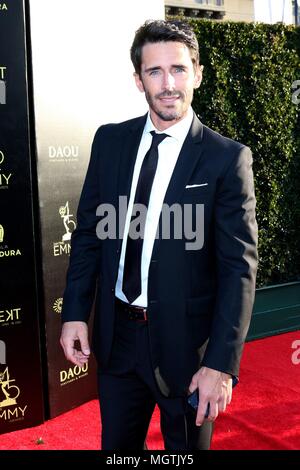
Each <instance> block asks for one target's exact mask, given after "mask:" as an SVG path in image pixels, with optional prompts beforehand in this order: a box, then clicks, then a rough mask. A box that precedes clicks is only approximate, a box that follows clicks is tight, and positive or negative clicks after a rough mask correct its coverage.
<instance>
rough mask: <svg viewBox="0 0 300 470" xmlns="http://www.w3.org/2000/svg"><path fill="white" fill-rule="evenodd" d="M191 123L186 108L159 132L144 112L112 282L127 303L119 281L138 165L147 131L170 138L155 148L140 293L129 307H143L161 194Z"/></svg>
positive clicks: (147, 142)
mask: <svg viewBox="0 0 300 470" xmlns="http://www.w3.org/2000/svg"><path fill="white" fill-rule="evenodd" d="M192 120H193V111H192V108H189V110H188V114H187V116H186V117H185V118H184V119H182V120H181V121H179V122H177V123H176V124H174V125H173V126H171V127H169V128H168V129H166V130H165V131H163V132H161V131H159V130H157V129H156V128H155V127H154V125H153V123H152V120H151V118H150V113H148V117H147V121H146V124H145V127H144V132H143V135H142V138H141V142H140V146H139V149H138V153H137V157H136V162H135V166H134V171H133V178H132V183H131V190H130V197H129V203H128V210H127V215H126V221H125V229H124V235H123V242H122V249H121V257H120V264H119V272H118V279H117V283H116V292H115V294H116V297H118V298H119V299H121V300H123V301H124V302H128V300H127V298H126V296H125V294H124V293H123V291H122V281H123V271H124V261H125V251H126V244H127V236H128V231H129V224H130V219H131V214H132V208H133V203H134V198H135V192H136V187H137V182H138V177H139V174H140V170H141V166H142V162H143V159H144V157H145V155H146V153H147V151H148V150H149V148H150V146H151V142H152V135H151V134H150V132H151V131H153V130H154V131H155V132H157V133H158V134H162V133H165V134H168V136H170V137H166V138H165V140H163V142H161V144H159V146H158V164H157V169H156V173H155V177H154V180H153V185H152V189H151V193H150V199H149V205H148V211H147V217H146V224H145V234H144V242H143V250H142V265H141V276H142V279H141V282H142V292H141V294H140V295H139V297H137V298H136V299H135V301H134V302H132V305H138V306H140V307H145V308H146V307H147V292H148V271H149V265H150V261H151V256H152V250H153V245H154V241H155V236H156V231H157V227H158V222H159V218H160V213H161V210H162V205H163V202H164V198H165V194H166V191H167V188H168V186H169V183H170V179H171V176H172V173H173V170H174V167H175V165H176V162H177V159H178V155H179V153H180V150H181V147H182V145H183V142H184V140H185V138H186V136H187V134H188V132H189V129H190V127H191V124H192Z"/></svg>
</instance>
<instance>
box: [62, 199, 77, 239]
mask: <svg viewBox="0 0 300 470" xmlns="http://www.w3.org/2000/svg"><path fill="white" fill-rule="evenodd" d="M59 215H60V216H61V218H62V219H63V222H64V226H65V229H66V233H65V234H64V235H63V236H62V241H63V242H66V241H69V240H71V235H72V231H73V230H74V229H75V228H76V224H75V222H74V220H71V217H73V215H72V214H70V209H69V202H68V201H67V203H66V205H65V206H61V207H60V208H59ZM71 230H72V231H71Z"/></svg>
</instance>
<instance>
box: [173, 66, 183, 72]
mask: <svg viewBox="0 0 300 470" xmlns="http://www.w3.org/2000/svg"><path fill="white" fill-rule="evenodd" d="M175 72H176V73H181V72H184V68H182V67H176V69H175Z"/></svg>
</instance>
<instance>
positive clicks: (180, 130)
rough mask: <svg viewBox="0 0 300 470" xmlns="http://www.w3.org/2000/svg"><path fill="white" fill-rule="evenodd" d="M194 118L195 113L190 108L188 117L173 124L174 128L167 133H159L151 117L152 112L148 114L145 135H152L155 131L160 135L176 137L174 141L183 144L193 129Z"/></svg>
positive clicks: (169, 128) (166, 131) (170, 128)
mask: <svg viewBox="0 0 300 470" xmlns="http://www.w3.org/2000/svg"><path fill="white" fill-rule="evenodd" d="M193 117H194V113H193V110H192V108H191V106H190V107H189V109H188V113H187V115H186V116H185V117H184V118H183V119H182V120H181V121H178V122H176V124H173V125H172V126H170V127H168V129H166V130H165V131H159V130H158V129H156V127H155V126H154V124H153V122H152V120H151V117H150V112H148V116H147V120H146V124H145V127H144V134H146V133H150V132H151V131H155V132H157V133H158V134H162V133H166V134H168V135H169V136H170V137H174V139H176V140H177V141H179V142H183V141H184V139H185V138H186V136H187V133H188V131H189V129H190V127H191V124H192V121H193Z"/></svg>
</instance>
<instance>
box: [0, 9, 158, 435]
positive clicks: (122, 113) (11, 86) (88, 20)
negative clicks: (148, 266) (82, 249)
mask: <svg viewBox="0 0 300 470" xmlns="http://www.w3.org/2000/svg"><path fill="white" fill-rule="evenodd" d="M127 3H128V2H124V1H123V0H116V1H115V2H114V5H112V4H111V2H102V1H100V0H86V1H85V2H82V1H81V0H42V1H41V0H28V1H26V0H7V1H6V2H0V433H4V432H9V431H12V430H15V429H20V428H23V427H28V426H32V425H35V424H38V423H40V422H42V421H43V419H45V417H46V418H49V417H50V418H51V417H54V416H56V415H58V414H60V413H62V412H64V411H67V410H69V409H71V408H74V407H75V406H78V405H80V404H82V403H84V402H86V401H88V400H90V399H92V398H95V397H96V380H95V377H96V365H95V362H94V361H93V360H91V361H90V362H89V364H88V365H86V366H84V367H83V368H79V367H77V366H76V367H74V366H73V365H72V364H71V363H69V362H67V361H66V360H65V358H64V356H63V352H62V349H61V347H60V345H59V336H60V330H61V318H60V314H61V309H62V297H63V291H64V287H65V277H66V271H67V267H68V263H69V255H70V247H71V245H70V242H71V235H72V232H73V230H74V229H75V227H76V211H77V205H78V200H79V196H80V192H81V187H82V183H83V180H84V176H85V172H86V169H87V165H88V162H89V157H90V149H91V144H92V140H93V136H94V134H95V132H96V130H97V128H98V127H99V125H101V124H104V123H106V122H119V121H122V120H124V119H130V118H131V117H134V116H138V115H141V114H143V113H145V111H146V109H147V107H146V104H145V101H144V97H143V95H142V94H140V93H139V92H138V91H137V90H136V88H135V84H134V79H133V69H132V65H131V63H130V58H129V49H130V45H131V42H132V39H133V36H134V32H135V30H136V29H137V28H138V27H139V26H140V24H142V23H143V22H144V21H145V20H146V19H148V18H163V15H164V4H163V0H154V1H153V2H148V1H147V0H131V2H130V15H128V10H129V7H128V4H127ZM116 9H117V10H118V15H116ZM124 18H126V22H124ZM108 37H109V38H110V39H109V42H108V41H107V38H108ZM108 44H109V47H108ZM30 136H31V139H30ZM37 273H38V274H37ZM37 285H38V286H40V288H39V289H38V288H37ZM41 351H42V354H41ZM42 377H43V378H44V380H42ZM43 390H44V393H43ZM45 410H46V414H45Z"/></svg>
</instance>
